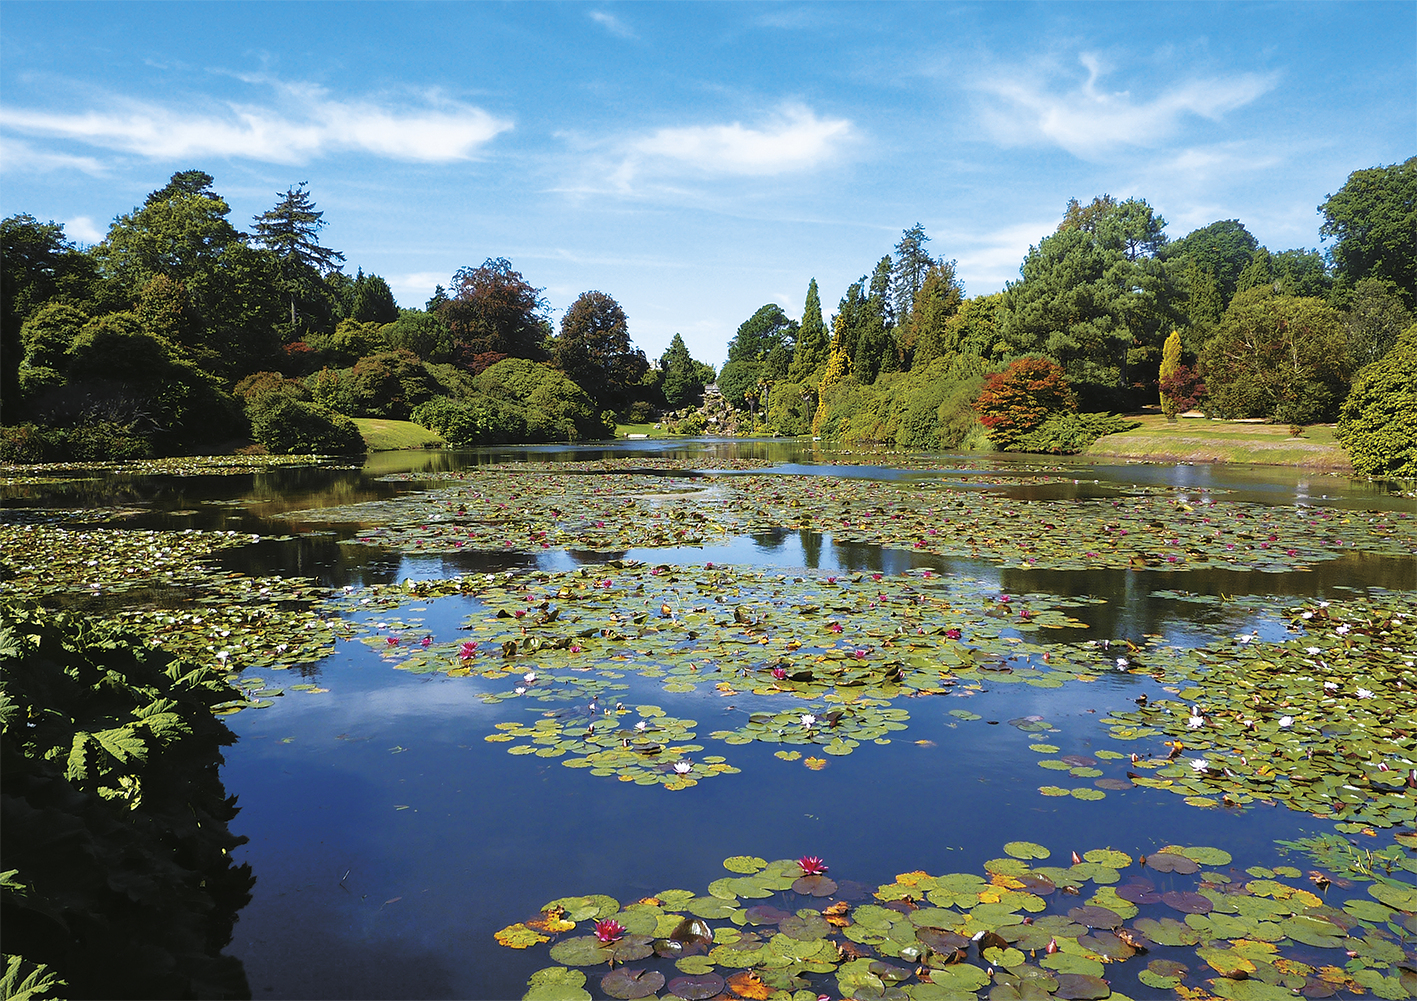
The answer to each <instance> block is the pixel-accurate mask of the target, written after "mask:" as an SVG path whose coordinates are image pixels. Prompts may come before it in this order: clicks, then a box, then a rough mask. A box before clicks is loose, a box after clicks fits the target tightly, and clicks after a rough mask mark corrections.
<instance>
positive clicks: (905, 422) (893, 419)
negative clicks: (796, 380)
mask: <svg viewBox="0 0 1417 1001" xmlns="http://www.w3.org/2000/svg"><path fill="white" fill-rule="evenodd" d="M986 370H987V368H986V366H985V364H984V362H983V360H982V359H979V358H977V357H973V356H968V355H955V356H954V357H952V358H937V359H935V360H934V361H933V362H931V363H930V364H929V365H928V366H926V367H925V368H923V369H920V368H917V369H914V370H912V371H911V372H909V373H887V374H885V375H882V376H881V377H880V378H879V379H877V380H876V382H874V383H873V384H872V385H870V386H862V385H861V384H860V383H858V382H857V381H856V380H855V379H854V378H852V377H849V376H848V377H847V378H845V379H842V380H841V381H838V382H834V383H831V384H828V383H827V381H826V380H825V379H824V380H823V383H822V388H821V391H820V397H819V403H818V409H817V413H816V415H815V420H814V426H815V428H816V432H815V433H816V434H818V435H820V436H821V437H822V438H826V439H830V440H833V441H839V442H841V443H842V444H845V445H855V444H861V443H865V442H876V443H884V444H893V445H900V446H901V447H903V448H928V449H957V448H961V447H964V446H965V444H966V441H967V440H968V439H970V437H971V435H972V433H973V432H974V431H975V430H976V428H977V426H978V419H977V417H976V415H975V414H974V411H973V408H972V404H973V402H974V399H975V398H976V397H977V396H978V395H979V388H980V386H982V385H983V381H984V380H983V374H984V372H985V371H986ZM973 437H974V438H975V439H977V440H982V436H981V435H973Z"/></svg>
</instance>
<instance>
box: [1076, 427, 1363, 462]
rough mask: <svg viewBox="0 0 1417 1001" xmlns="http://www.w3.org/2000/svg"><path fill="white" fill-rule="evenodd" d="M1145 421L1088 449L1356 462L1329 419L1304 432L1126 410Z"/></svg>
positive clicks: (1166, 456)
mask: <svg viewBox="0 0 1417 1001" xmlns="http://www.w3.org/2000/svg"><path fill="white" fill-rule="evenodd" d="M1128 417H1129V419H1131V420H1138V421H1141V423H1142V426H1141V427H1139V428H1137V429H1136V430H1134V431H1123V432H1122V433H1120V434H1110V435H1107V436H1106V437H1104V438H1099V439H1097V441H1095V442H1093V444H1092V445H1091V447H1089V448H1088V449H1087V451H1086V454H1087V455H1106V456H1117V457H1119V458H1126V459H1141V460H1145V461H1151V462H1155V461H1167V460H1171V461H1177V462H1253V463H1259V464H1263V465H1271V466H1303V467H1305V468H1309V469H1326V470H1333V471H1342V470H1348V469H1351V468H1352V465H1351V464H1350V463H1349V461H1348V453H1347V452H1345V451H1344V450H1343V448H1342V446H1340V445H1339V444H1338V442H1337V441H1336V440H1335V439H1334V436H1333V426H1332V425H1331V424H1315V425H1313V426H1312V427H1307V428H1305V429H1304V433H1303V436H1302V437H1299V438H1295V437H1293V436H1291V435H1290V434H1289V427H1288V426H1287V425H1283V424H1250V423H1244V422H1240V421H1219V420H1210V419H1207V418H1192V417H1183V418H1181V419H1180V420H1178V421H1176V422H1175V423H1174V424H1173V423H1170V422H1169V421H1167V420H1166V418H1165V417H1162V416H1159V415H1155V414H1141V415H1128Z"/></svg>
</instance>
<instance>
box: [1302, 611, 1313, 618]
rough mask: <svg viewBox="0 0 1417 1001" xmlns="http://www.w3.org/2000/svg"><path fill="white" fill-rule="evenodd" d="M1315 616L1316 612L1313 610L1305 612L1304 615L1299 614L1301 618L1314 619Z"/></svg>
mask: <svg viewBox="0 0 1417 1001" xmlns="http://www.w3.org/2000/svg"><path fill="white" fill-rule="evenodd" d="M1313 617H1314V613H1313V612H1304V613H1303V614H1302V615H1300V616H1299V618H1301V619H1312V618H1313Z"/></svg>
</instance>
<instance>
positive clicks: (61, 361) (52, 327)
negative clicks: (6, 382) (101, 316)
mask: <svg viewBox="0 0 1417 1001" xmlns="http://www.w3.org/2000/svg"><path fill="white" fill-rule="evenodd" d="M88 322H89V318H88V315H87V314H85V313H82V312H80V311H79V310H77V309H75V308H74V307H73V306H68V305H65V304H64V303H58V302H55V303H50V304H49V305H47V306H44V307H42V308H41V309H40V310H39V311H38V312H36V313H35V314H34V315H33V316H31V317H30V318H29V319H28V320H26V321H25V325H24V326H23V327H22V328H20V339H21V341H22V342H23V343H24V347H25V361H27V362H28V363H29V364H30V365H31V366H32V367H34V368H51V369H56V370H60V371H62V370H63V368H64V366H65V364H66V359H65V357H64V356H65V353H66V352H67V351H68V350H69V347H70V346H71V345H72V344H73V343H74V339H75V338H76V337H78V335H79V331H81V330H82V329H83V328H84V324H86V323H88Z"/></svg>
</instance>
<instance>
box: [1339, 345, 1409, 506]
mask: <svg viewBox="0 0 1417 1001" xmlns="http://www.w3.org/2000/svg"><path fill="white" fill-rule="evenodd" d="M1414 372H1417V326H1411V327H1408V328H1407V329H1406V330H1405V331H1403V332H1402V333H1401V334H1400V335H1399V336H1398V338H1397V343H1396V344H1395V345H1394V346H1393V348H1392V350H1391V351H1389V352H1388V353H1387V354H1386V355H1384V356H1383V357H1382V358H1381V359H1379V360H1378V361H1375V362H1373V363H1372V364H1370V365H1366V366H1364V367H1363V368H1362V369H1361V370H1360V371H1359V372H1358V374H1357V376H1355V377H1354V379H1353V388H1352V391H1350V392H1349V394H1348V398H1347V399H1345V400H1344V401H1343V409H1342V412H1341V413H1340V415H1339V418H1338V427H1337V428H1336V429H1335V435H1336V437H1337V438H1338V440H1339V441H1340V442H1342V444H1343V447H1344V448H1346V449H1348V454H1349V457H1350V458H1351V459H1352V460H1353V469H1354V470H1355V471H1357V472H1359V473H1365V474H1367V475H1369V476H1402V477H1407V478H1409V479H1412V478H1417V379H1414V378H1413V375H1412V373H1414Z"/></svg>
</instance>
